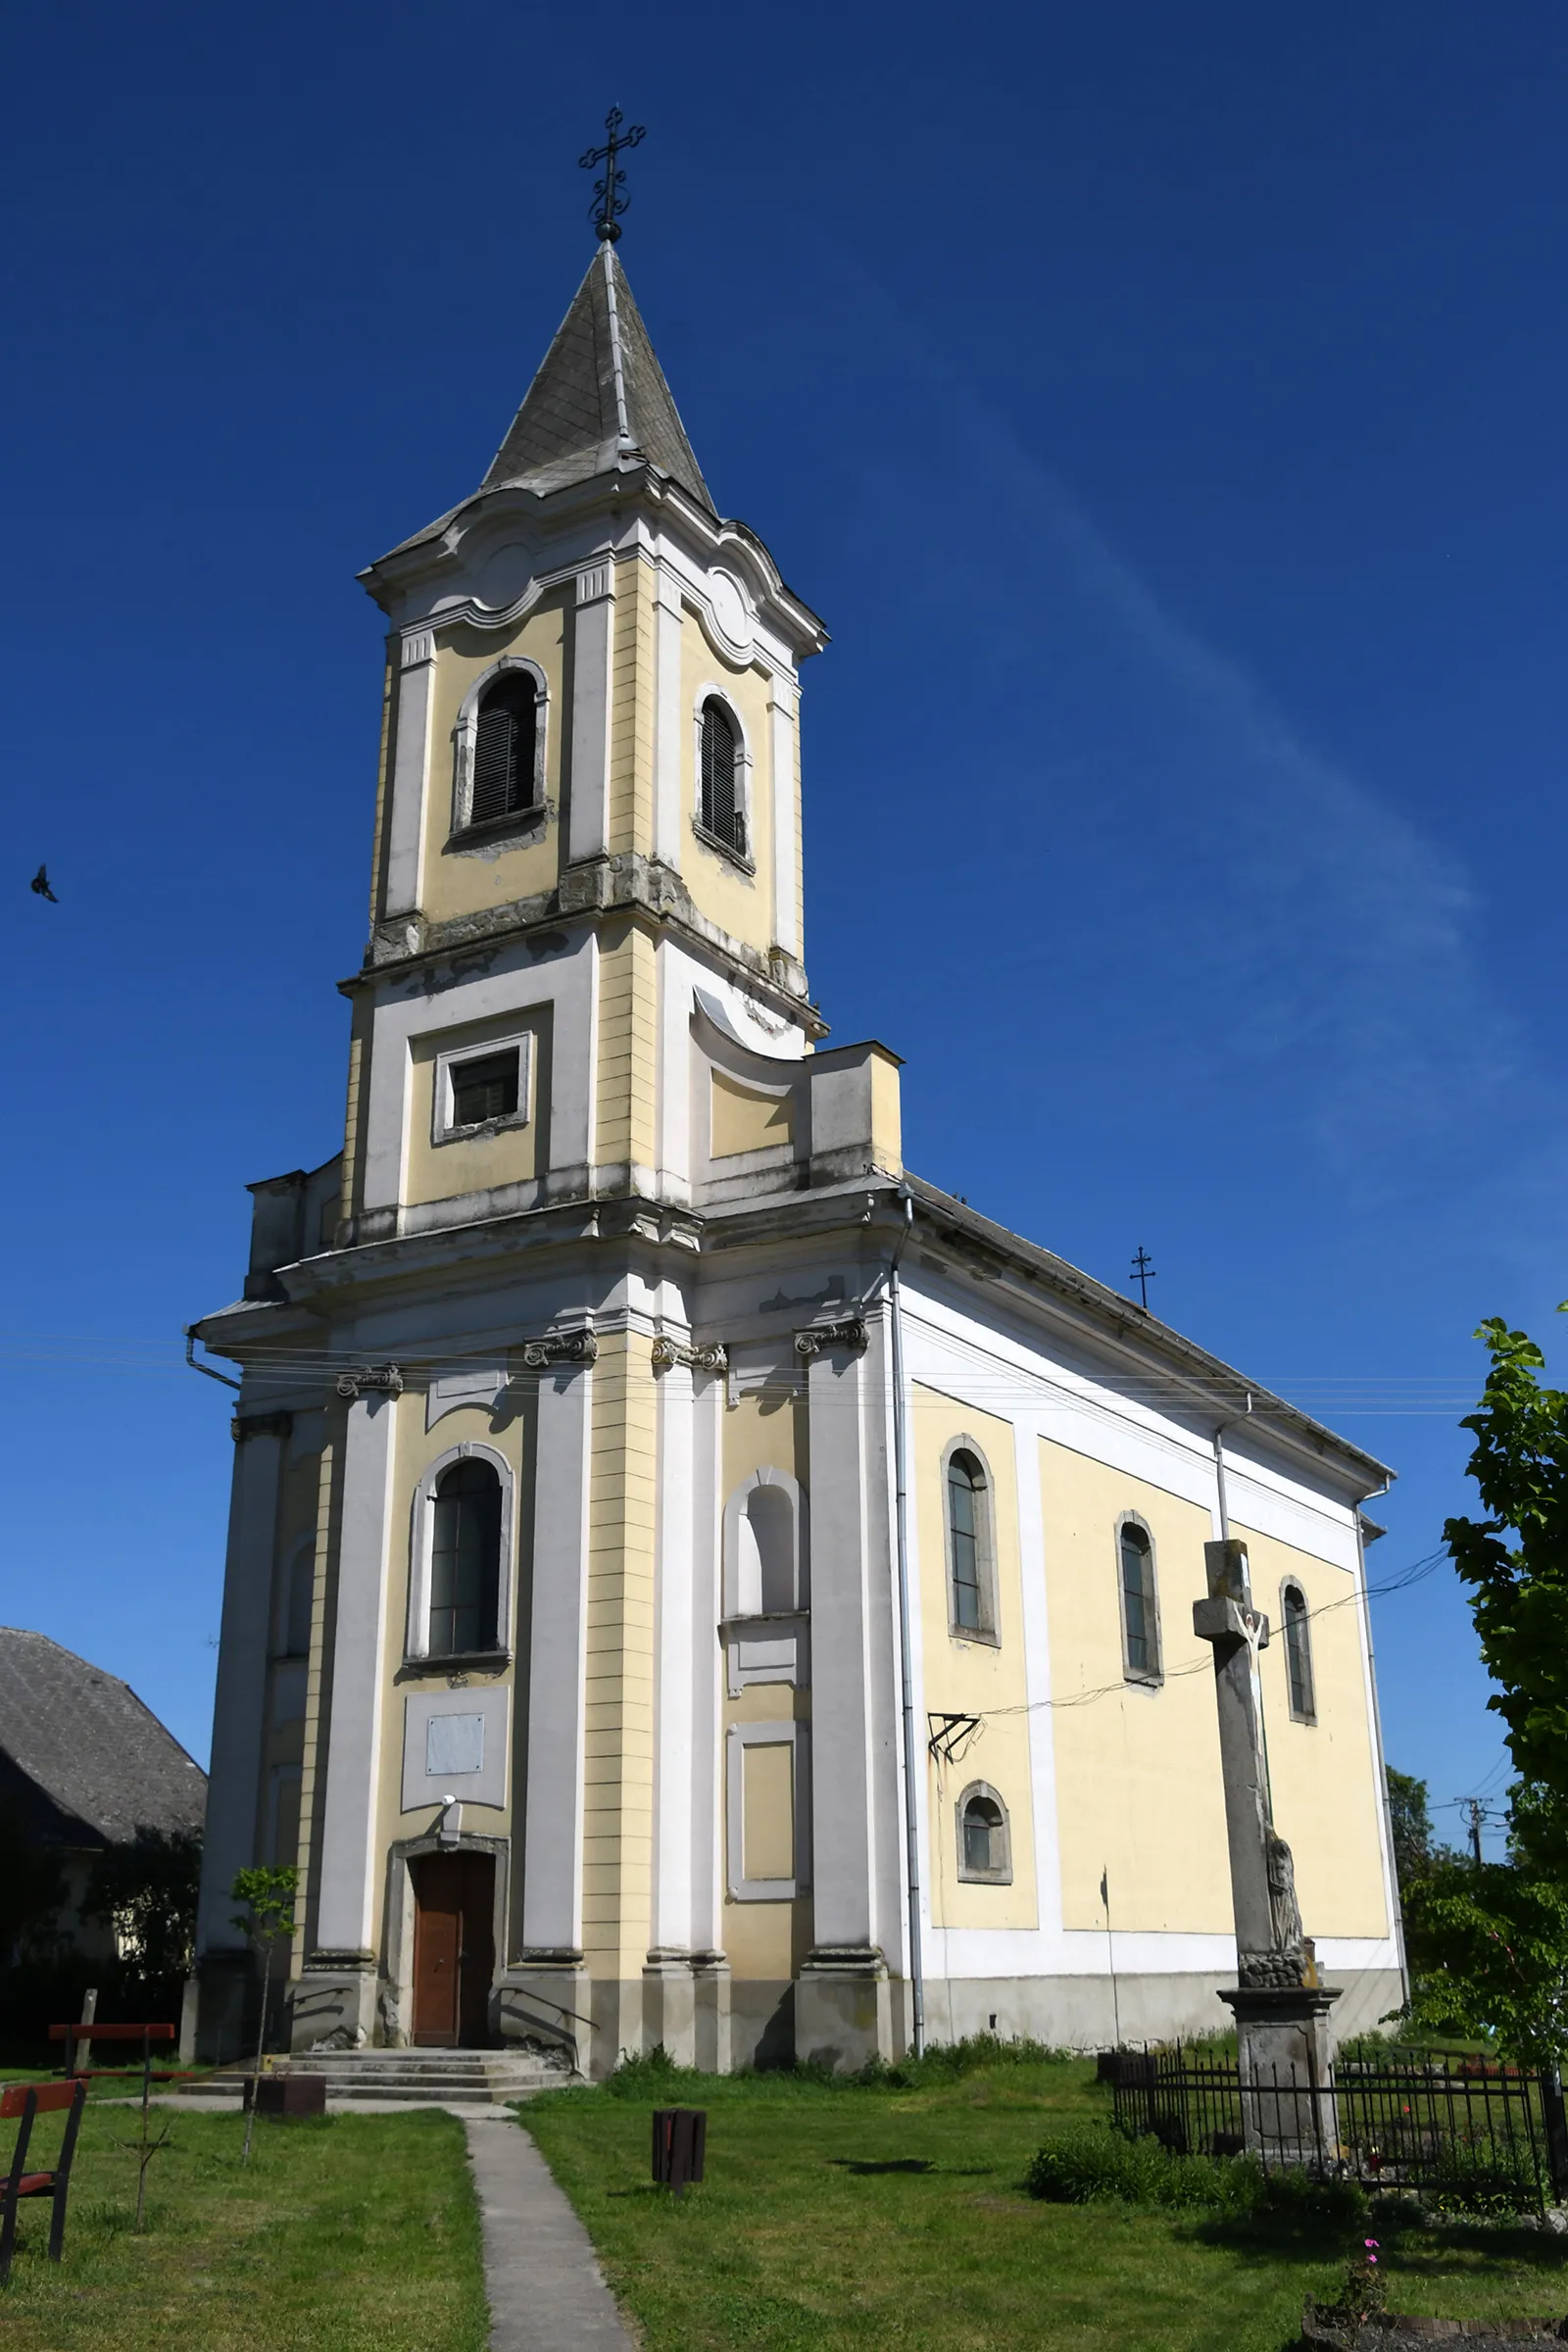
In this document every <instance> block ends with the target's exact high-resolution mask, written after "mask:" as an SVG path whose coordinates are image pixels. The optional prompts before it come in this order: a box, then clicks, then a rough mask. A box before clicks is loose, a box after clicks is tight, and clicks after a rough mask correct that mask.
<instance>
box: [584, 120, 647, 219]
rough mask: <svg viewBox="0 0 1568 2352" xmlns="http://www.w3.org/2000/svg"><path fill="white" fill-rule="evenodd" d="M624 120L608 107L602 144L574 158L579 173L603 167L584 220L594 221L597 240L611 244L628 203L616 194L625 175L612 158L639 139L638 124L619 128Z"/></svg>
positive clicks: (618, 193) (640, 125)
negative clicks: (605, 131) (604, 140)
mask: <svg viewBox="0 0 1568 2352" xmlns="http://www.w3.org/2000/svg"><path fill="white" fill-rule="evenodd" d="M625 120H626V118H625V116H624V115H623V114H622V113H621V111H620V109H619V107H618V106H613V107H612V108H611V110H610V112H609V114H608V115H607V116H606V117H605V128H606V130H608V131H609V133H610V137H609V139H608V140H607V142H606V143H605V145H604V146H603V147H590V148H589V149H588V151H587V153H586V154H585V155H580V156H579V157H578V158H577V168H578V170H579V171H580V172H591V171H592V170H593V168H594V166H595V165H596V164H603V165H604V167H605V176H604V178H603V179H599V180H595V182H594V200H593V202H592V204H591V205H590V206H589V207H588V218H589V220H590V221H595V222H597V224H598V228H599V234H600V237H601V239H602V240H604V241H605V242H607V243H609V244H611V245H613V243H614V242H615V239H616V238H617V237H618V236H619V234H620V215H621V214H622V213H623V212H624V211H625V210H626V205H627V202H628V199H627V198H626V197H624V196H622V194H621V193H620V191H621V189H622V188H623V187H624V186H625V184H626V174H625V172H622V171H621V169H620V167H619V165H618V164H617V163H616V161H615V159H616V157H617V156H619V155H623V154H624V153H625V151H626V149H627V148H628V147H637V146H640V145H641V143H642V138H643V125H642V123H633V124H632V126H631V128H630V130H625V131H623V130H622V129H621V127H620V126H621V124H622V123H624V121H625Z"/></svg>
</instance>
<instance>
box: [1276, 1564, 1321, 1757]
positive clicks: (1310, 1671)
mask: <svg viewBox="0 0 1568 2352" xmlns="http://www.w3.org/2000/svg"><path fill="white" fill-rule="evenodd" d="M1287 1593H1299V1594H1300V1596H1301V1611H1302V1616H1301V1638H1302V1640H1303V1641H1304V1642H1305V1643H1306V1696H1307V1706H1306V1709H1305V1711H1304V1713H1303V1711H1302V1710H1301V1709H1300V1708H1299V1706H1298V1705H1297V1703H1296V1693H1295V1691H1293V1690H1292V1688H1291V1633H1290V1625H1291V1621H1290V1618H1289V1616H1288V1615H1287V1613H1286V1608H1285V1595H1286V1594H1287ZM1312 1648H1313V1644H1312V1603H1311V1602H1310V1600H1308V1598H1307V1595H1306V1587H1305V1586H1304V1585H1303V1584H1302V1582H1301V1580H1300V1578H1299V1576H1282V1577H1281V1578H1280V1656H1281V1661H1282V1663H1283V1665H1284V1667H1285V1705H1286V1708H1287V1710H1288V1712H1289V1714H1290V1718H1291V1721H1292V1722H1293V1723H1304V1724H1305V1725H1307V1727H1308V1728H1309V1729H1310V1728H1311V1727H1312V1726H1314V1725H1315V1724H1316V1722H1317V1659H1316V1658H1315V1657H1314V1656H1313V1654H1312Z"/></svg>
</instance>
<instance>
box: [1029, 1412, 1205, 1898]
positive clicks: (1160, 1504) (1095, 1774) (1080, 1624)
mask: <svg viewBox="0 0 1568 2352" xmlns="http://www.w3.org/2000/svg"><path fill="white" fill-rule="evenodd" d="M1040 1481H1041V1501H1042V1507H1043V1512H1044V1518H1045V1539H1046V1595H1047V1605H1048V1609H1049V1616H1050V1626H1051V1672H1052V1686H1053V1693H1054V1697H1055V1699H1056V1701H1057V1704H1056V1705H1055V1706H1054V1708H1053V1710H1052V1714H1051V1725H1052V1732H1053V1736H1054V1740H1055V1753H1056V1792H1057V1827H1058V1835H1059V1838H1060V1842H1061V1894H1062V1922H1063V1925H1064V1926H1066V1927H1068V1928H1103V1926H1104V1924H1105V1915H1104V1912H1103V1909H1102V1907H1101V1901H1100V1874H1101V1872H1102V1870H1106V1871H1108V1873H1109V1877H1110V1892H1111V1915H1112V1924H1113V1925H1114V1926H1115V1927H1116V1928H1118V1929H1121V1928H1127V1929H1147V1930H1165V1931H1169V1932H1184V1933H1188V1934H1203V1935H1228V1934H1229V1933H1230V1932H1231V1929H1232V1926H1233V1919H1232V1912H1231V1894H1230V1869H1229V1862H1228V1858H1227V1853H1226V1844H1225V1804H1224V1796H1223V1793H1222V1790H1221V1785H1220V1772H1219V1735H1218V1731H1217V1728H1216V1723H1215V1714H1214V1686H1213V1676H1212V1673H1211V1672H1210V1671H1208V1669H1209V1668H1210V1667H1211V1664H1212V1652H1211V1650H1210V1649H1209V1646H1208V1644H1207V1642H1201V1641H1200V1640H1199V1639H1198V1637H1197V1636H1196V1635H1195V1634H1194V1632H1193V1602H1194V1601H1195V1600H1199V1599H1201V1598H1202V1596H1203V1593H1204V1592H1205V1590H1206V1586H1205V1580H1204V1571H1203V1545H1204V1544H1205V1543H1207V1542H1208V1540H1209V1538H1210V1536H1211V1534H1212V1532H1213V1531H1212V1525H1211V1521H1210V1517H1209V1514H1208V1512H1207V1511H1206V1510H1202V1509H1201V1508H1200V1507H1199V1506H1198V1505H1197V1504H1196V1503H1191V1502H1187V1501H1184V1500H1182V1499H1181V1498H1180V1497H1178V1496H1176V1495H1168V1494H1166V1493H1165V1492H1164V1490H1163V1489H1162V1488H1159V1487H1154V1486H1151V1485H1149V1484H1147V1483H1146V1482H1145V1481H1144V1480H1142V1479H1137V1478H1132V1477H1129V1476H1128V1474H1127V1473H1126V1472H1125V1471H1121V1470H1115V1469H1111V1468H1108V1467H1107V1466H1106V1465H1105V1464H1104V1463H1103V1462H1096V1461H1091V1460H1090V1459H1089V1457H1088V1456H1087V1455H1085V1454H1081V1453H1074V1452H1072V1451H1071V1450H1070V1449H1069V1448H1068V1447H1066V1446H1057V1445H1054V1444H1053V1443H1052V1442H1051V1441H1050V1440H1049V1439H1042V1440H1041V1442H1040ZM1124 1511H1136V1512H1138V1513H1139V1514H1140V1515H1141V1516H1142V1517H1143V1518H1144V1519H1145V1520H1146V1521H1147V1523H1148V1526H1149V1529H1150V1532H1151V1534H1152V1537H1153V1540H1154V1564H1155V1575H1156V1579H1157V1584H1158V1595H1159V1623H1160V1634H1161V1642H1162V1649H1163V1656H1164V1666H1165V1675H1166V1680H1165V1682H1164V1684H1163V1686H1162V1687H1161V1688H1158V1689H1148V1688H1146V1687H1144V1686H1142V1685H1138V1684H1131V1683H1128V1682H1126V1681H1125V1680H1124V1678H1123V1674H1122V1637H1121V1604H1120V1587H1119V1582H1118V1579H1119V1574H1120V1570H1119V1563H1118V1559H1117V1544H1116V1527H1117V1519H1118V1516H1119V1514H1121V1513H1122V1512H1124ZM1189 1667H1191V1668H1196V1669H1197V1671H1195V1672H1192V1673H1186V1672H1183V1671H1182V1669H1185V1668H1189ZM1094 1691H1103V1693H1104V1695H1103V1696H1099V1697H1093V1698H1091V1697H1088V1695H1087V1694H1088V1693H1090V1692H1094ZM1079 1696H1083V1697H1084V1698H1085V1700H1086V1703H1084V1704H1083V1705H1079V1706H1073V1705H1064V1704H1062V1703H1061V1702H1062V1701H1064V1700H1068V1699H1072V1698H1077V1697H1079Z"/></svg>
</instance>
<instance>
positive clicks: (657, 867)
mask: <svg viewBox="0 0 1568 2352" xmlns="http://www.w3.org/2000/svg"><path fill="white" fill-rule="evenodd" d="M363 577H364V580H365V584H366V586H367V588H368V592H369V593H370V595H371V596H372V597H373V598H374V599H375V601H376V602H377V604H379V605H380V606H381V608H382V610H383V611H384V612H385V613H386V614H387V617H388V620H389V623H390V629H389V635H388V662H387V680H386V697H385V730H384V743H383V754H382V762H381V775H380V783H379V791H378V796H377V807H376V825H375V842H374V854H373V871H372V882H371V930H370V942H369V949H368V955H367V958H366V964H365V968H364V970H363V972H362V973H361V974H360V975H359V976H358V977H357V978H356V979H355V980H354V981H352V982H350V983H347V984H346V985H347V989H348V993H349V994H350V995H351V997H352V998H353V1001H354V1005H355V1020H354V1031H353V1046H352V1053H353V1074H352V1082H351V1091H350V1105H349V1116H348V1126H347V1134H346V1151H345V1159H344V1176H343V1203H342V1205H343V1239H344V1241H345V1242H346V1243H350V1244H352V1243H358V1242H367V1241H371V1240H382V1239H388V1238H391V1237H392V1236H394V1235H396V1234H398V1233H401V1232H406V1231H408V1230H410V1229H411V1227H413V1228H418V1227H423V1226H427V1225H429V1224H431V1223H440V1222H445V1221H447V1215H448V1212H445V1211H443V1209H442V1206H441V1204H442V1203H443V1202H447V1203H453V1202H456V1203H461V1204H462V1206H461V1209H460V1210H459V1211H458V1212H457V1215H458V1216H459V1217H460V1218H461V1217H463V1216H466V1214H468V1213H470V1211H471V1206H472V1204H473V1203H475V1202H476V1201H479V1200H480V1199H481V1198H482V1199H484V1200H485V1201H489V1202H496V1201H498V1196H499V1197H500V1198H501V1199H504V1200H505V1201H507V1202H508V1203H509V1204H511V1205H514V1206H515V1207H518V1208H521V1207H525V1206H534V1205H538V1204H540V1203H542V1202H543V1201H552V1200H555V1201H559V1200H563V1199H565V1198H568V1197H571V1196H574V1195H584V1194H591V1195H595V1196H603V1195H606V1194H617V1193H620V1194H623V1193H627V1192H634V1193H637V1194H639V1195H641V1196H643V1197H645V1198H650V1199H655V1200H660V1201H669V1202H671V1203H682V1202H684V1201H687V1200H689V1198H690V1173H689V1169H688V1168H687V1165H686V1162H687V1158H688V1151H687V1137H686V1132H685V1130H686V1128H687V1126H688V1125H689V1119H688V1116H687V1108H686V1103H685V1101H684V1097H685V1093H686V1090H685V1088H684V1086H678V1087H676V1088H675V1089H674V1094H675V1096H677V1097H678V1098H679V1100H678V1101H668V1100H665V1099H663V1094H664V1090H662V1085H661V1075H660V1072H661V1062H662V1058H663V1054H662V1045H661V1036H660V1001H661V996H662V990H661V987H660V978H659V963H660V957H661V955H662V953H663V952H664V951H665V950H667V951H668V953H669V955H670V956H673V957H675V958H676V959H679V960H682V961H685V960H688V959H689V960H692V961H693V962H695V963H697V964H700V965H702V966H703V967H705V969H706V973H707V975H708V979H709V985H710V988H711V989H716V991H717V993H718V995H719V996H720V998H721V999H724V1000H725V1001H729V1000H730V999H731V998H732V997H734V998H736V999H737V1000H738V1002H739V1003H740V1004H741V1005H744V1007H745V1009H744V1010H741V1011H739V1012H738V1014H737V1015H736V1017H737V1019H738V1021H739V1024H740V1025H741V1028H742V1032H743V1034H751V1035H754V1036H755V1040H756V1042H757V1043H758V1044H760V1045H762V1046H764V1047H765V1048H766V1049H767V1050H768V1051H769V1052H771V1053H773V1054H777V1053H778V1052H779V1051H780V1047H781V1042H785V1043H786V1044H787V1050H791V1051H793V1052H794V1053H795V1054H802V1053H804V1052H806V1051H807V1050H808V1048H809V1046H810V1045H811V1044H812V1043H813V1042H814V1040H815V1038H816V1037H817V1036H818V1035H820V1034H821V1030H822V1024H821V1022H820V1021H819V1020H818V1018H817V1016H816V1014H815V1013H814V1011H813V1010H812V1008H811V1006H810V1005H809V1001H808V997H807V982H806V973H805V969H804V966H803V961H802V954H803V935H802V908H801V897H802V864H801V822H800V785H799V734H798V716H799V682H798V672H799V664H800V662H802V661H803V660H804V659H805V658H806V657H807V656H808V655H809V654H811V653H814V652H815V651H817V650H818V649H819V647H820V646H821V645H822V644H823V642H824V635H823V631H822V628H821V624H820V623H819V622H818V621H817V619H816V618H815V616H814V614H812V613H810V612H809V610H808V609H807V607H806V606H805V605H803V604H802V603H801V602H800V600H799V599H798V598H796V597H794V596H792V595H791V594H790V592H789V590H788V589H787V588H786V587H785V586H784V583H783V582H782V580H781V579H780V577H779V575H778V571H777V569H776V567H775V565H774V564H773V563H772V560H771V558H770V557H769V555H768V553H767V550H766V549H765V547H764V546H763V545H762V543H761V541H760V539H759V538H758V537H757V536H756V534H755V533H754V532H752V531H750V530H748V529H747V528H746V527H745V526H744V525H743V524H740V523H736V522H729V521H724V520H722V519H721V518H720V517H719V515H718V514H717V512H716V510H715V508H714V506H713V502H712V499H711V495H710V492H709V489H708V485H707V483H706V482H705V480H704V478H703V474H702V469H701V467H700V466H699V465H698V463H697V459H696V457H695V455H694V454H693V451H692V447H691V443H690V442H689V440H688V439H687V436H686V433H685V430H684V428H683V426H682V424H681V420H680V417H679V415H678V414H677V412H676V408H675V404H674V401H673V399H672V398H671V396H670V392H669V387H668V385H667V384H666V383H665V381H664V376H663V372H662V369H661V368H660V365H659V362H658V359H657V358H656V357H655V354H654V349H653V345H652V343H651V342H650V340H649V336H648V332H647V329H646V327H645V326H644V324H643V321H642V319H641V316H640V315H639V313H638V310H637V306H636V303H635V302H634V300H633V299H632V294H631V289H630V287H629V285H628V284H627V281H626V276H625V272H624V270H622V268H621V266H620V262H619V259H618V256H617V254H616V250H615V247H614V244H613V241H611V240H609V239H606V240H605V241H604V242H602V243H601V245H600V247H599V250H598V252H597V253H596V254H595V256H594V259H593V262H592V263H591V265H590V267H589V269H588V271H587V273H586V275H585V276H584V278H583V281H582V283H581V285H580V286H579V287H578V289H577V293H576V295H575V297H574V299H573V301H572V303H571V307H570V309H569V310H568V311H567V313H566V316H565V318H564V320H563V322H562V325H561V328H560V331H559V332H558V334H557V335H556V337H555V340H554V342H553V343H552V344H551V346H550V350H549V352H548V353H547V355H546V357H545V360H544V364H543V366H542V367H541V368H540V369H539V372H538V374H537V375H536V376H535V378H534V380H533V383H532V384H531V385H530V387H529V390H528V393H527V396H526V398H525V399H524V401H523V403H522V406H521V408H520V409H519V410H518V412H517V414H516V416H515V418H514V420H513V422H512V425H511V427H510V428H509V430H508V432H507V435H506V437H505V439H504V441H503V442H502V445H501V448H500V450H499V452H498V453H497V456H496V458H495V461H494V463H493V464H492V465H491V466H490V468H489V471H488V472H487V473H486V475H485V477H484V480H483V481H482V483H481V484H480V486H479V488H478V490H477V491H475V492H474V494H473V495H472V496H471V497H470V498H467V499H466V500H464V501H463V503H462V504H461V505H459V506H457V507H455V508H454V509H453V510H452V511H451V513H450V514H447V515H442V516H441V517H440V519H439V520H437V521H436V522H433V523H431V524H430V525H429V526H428V527H427V528H426V529H424V530H422V531H419V532H417V533H416V534H415V535H414V537H413V538H411V539H408V540H405V541H404V543H403V544H402V545H401V546H400V547H397V548H395V549H393V550H392V552H391V553H390V554H389V555H387V556H384V557H382V558H381V560H380V561H379V562H378V563H376V564H372V565H371V566H370V567H369V569H368V571H367V572H366V573H365V574H364V575H363ZM519 947H520V948H521V949H522V950H523V955H522V956H521V959H520V962H518V963H517V966H516V969H515V973H514V976H513V980H512V983H511V984H510V985H508V984H505V983H503V982H502V981H501V980H500V978H499V977H498V974H499V962H497V961H496V957H497V956H498V955H499V953H500V951H502V950H503V948H510V949H514V950H515V949H517V948H519ZM475 951H480V952H481V953H488V954H489V955H490V956H491V963H492V969H491V975H490V978H489V981H488V984H481V985H479V986H478V987H477V988H476V987H475V984H474V974H473V964H472V956H473V954H474V952H475ZM454 958H457V959H458V960H457V961H456V962H455V961H454ZM541 978H545V979H546V980H547V983H548V984H547V985H546V986H545V987H543V988H541V986H540V981H541ZM412 1006H417V1023H415V1024H414V1025H411V1022H410V1019H409V1017H408V1016H409V1012H410V1008H411V1007H412ZM444 1012H447V1013H449V1016H450V1024H451V1035H450V1036H444V1035H443V1026H444V1023H443V1015H444ZM509 1057H510V1058H509ZM568 1072H569V1073H570V1077H569V1079H568V1078H567V1076H566V1073H568ZM543 1075H548V1076H549V1077H550V1079H551V1099H550V1103H549V1106H548V1116H546V1112H545V1104H544V1098H543V1096H542V1095H541V1092H540V1085H541V1077H542V1076H543ZM487 1084H488V1085H489V1086H490V1088H491V1093H490V1094H489V1095H486V1094H485V1093H484V1092H483V1088H484V1086H485V1085H487ZM474 1111H478V1112H480V1113H483V1114H485V1115H481V1116H477V1117H474V1116H468V1115H463V1116H460V1115H459V1113H460V1112H463V1113H470V1112H474Z"/></svg>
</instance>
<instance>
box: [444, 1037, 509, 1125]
mask: <svg viewBox="0 0 1568 2352" xmlns="http://www.w3.org/2000/svg"><path fill="white" fill-rule="evenodd" d="M516 1115H517V1049H516V1047H515V1046H512V1047H510V1048H509V1049H508V1051H507V1052H506V1053H504V1054H476V1055H475V1056H474V1058H473V1059H472V1060H471V1061H455V1062H454V1063H453V1064H452V1124H453V1126H454V1127H481V1126H483V1124H484V1122H485V1121H486V1120H487V1119H512V1118H515V1117H516Z"/></svg>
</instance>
